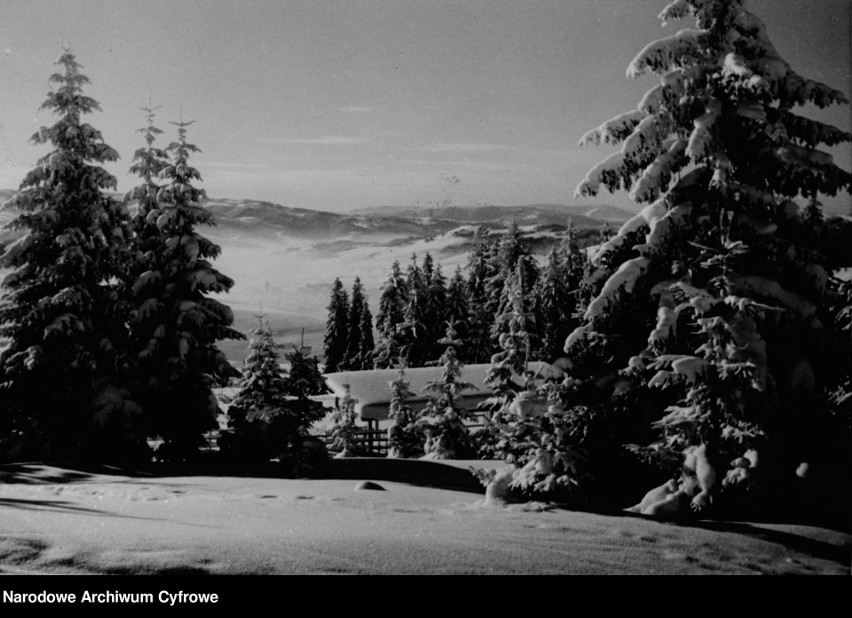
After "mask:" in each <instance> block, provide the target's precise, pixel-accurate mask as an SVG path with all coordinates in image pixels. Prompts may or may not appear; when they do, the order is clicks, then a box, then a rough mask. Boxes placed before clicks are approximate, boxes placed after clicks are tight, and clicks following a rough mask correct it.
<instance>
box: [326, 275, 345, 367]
mask: <svg viewBox="0 0 852 618" xmlns="http://www.w3.org/2000/svg"><path fill="white" fill-rule="evenodd" d="M348 341H349V295H348V294H347V293H346V290H345V289H343V284H342V283H341V282H340V279H335V280H334V285H333V286H332V289H331V301H330V302H329V304H328V319H327V320H326V323H325V336H324V337H323V358H324V359H325V373H334V372H336V371H340V370H341V369H342V366H341V365H342V363H343V361H344V360H345V358H346V348H347V347H348Z"/></svg>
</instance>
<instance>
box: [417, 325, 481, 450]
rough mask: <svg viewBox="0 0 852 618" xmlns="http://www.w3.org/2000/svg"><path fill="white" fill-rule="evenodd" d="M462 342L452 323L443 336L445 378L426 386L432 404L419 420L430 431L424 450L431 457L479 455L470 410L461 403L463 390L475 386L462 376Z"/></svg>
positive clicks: (426, 432)
mask: <svg viewBox="0 0 852 618" xmlns="http://www.w3.org/2000/svg"><path fill="white" fill-rule="evenodd" d="M459 343H460V342H459V340H458V339H456V331H455V329H454V328H453V325H452V324H449V325H448V326H447V332H446V336H445V337H443V338H441V344H443V345H444V346H445V350H444V353H443V354H442V355H441V358H440V364H441V366H442V367H443V372H442V376H441V379H440V380H435V381H432V382H430V383H429V384H427V385H426V388H425V389H424V390H425V391H426V392H427V393H429V403H428V404H426V407H425V408H423V410H422V411H421V412H420V419H419V420H418V422H417V423H418V425H420V426H421V427H422V428H423V431H424V432H425V434H426V443H425V445H424V451H425V452H426V457H428V458H432V459H465V458H468V457H472V456H473V455H474V454H475V448H474V445H473V439H472V438H471V435H470V431H469V430H468V428H467V425H466V424H465V419H466V418H467V416H468V411H467V410H466V409H465V408H463V407H461V405H460V404H461V399H462V396H463V392H464V391H465V390H469V389H471V388H473V385H472V384H470V383H468V382H463V381H461V379H460V378H461V368H462V363H461V362H460V361H459V360H458V357H457V355H456V350H457V349H458V346H459Z"/></svg>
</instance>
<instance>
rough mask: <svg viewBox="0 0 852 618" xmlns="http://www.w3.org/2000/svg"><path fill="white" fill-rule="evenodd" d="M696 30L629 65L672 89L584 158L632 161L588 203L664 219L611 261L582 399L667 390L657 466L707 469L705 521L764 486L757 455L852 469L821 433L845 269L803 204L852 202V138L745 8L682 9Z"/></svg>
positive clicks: (669, 13) (589, 330)
mask: <svg viewBox="0 0 852 618" xmlns="http://www.w3.org/2000/svg"><path fill="white" fill-rule="evenodd" d="M690 17H691V18H693V19H694V20H695V24H696V27H695V28H694V29H685V30H681V31H680V32H678V33H677V34H675V35H673V36H670V37H667V38H664V39H661V40H659V41H655V42H653V43H651V44H649V45H648V46H646V47H645V48H644V49H643V50H642V51H641V52H640V53H639V54H638V55H637V56H636V58H635V59H634V60H633V62H632V63H631V64H630V67H629V69H628V74H629V75H631V76H634V77H635V76H639V75H643V74H645V73H656V74H658V75H660V76H661V78H660V83H659V85H657V86H656V87H654V88H652V89H651V90H650V91H648V93H647V94H646V95H645V96H644V97H643V99H642V101H641V102H640V103H639V105H638V108H637V109H636V110H634V111H632V112H628V113H626V114H622V115H621V116H618V117H616V118H614V119H612V120H610V121H608V122H606V123H604V124H603V125H601V126H600V127H598V128H597V129H594V130H593V131H591V132H589V133H588V134H587V135H586V136H585V137H584V138H583V140H582V142H583V143H588V142H592V143H602V142H603V143H620V144H622V147H621V150H620V152H617V153H616V154H614V155H612V156H611V157H609V158H608V159H607V160H605V161H604V162H602V163H600V164H599V165H598V166H596V167H595V168H594V169H592V170H591V171H590V172H589V173H588V174H587V176H586V179H585V180H584V181H583V182H582V183H581V184H580V185H579V187H578V190H577V193H578V195H583V196H591V195H595V194H596V193H597V192H598V190H599V188H600V187H601V186H605V187H606V188H607V189H609V190H610V191H616V190H619V189H625V190H630V195H631V197H632V199H634V200H635V201H637V202H639V203H648V204H649V205H648V206H647V207H646V208H645V209H644V210H643V211H642V212H641V213H640V214H639V215H637V216H636V217H635V218H634V219H632V220H631V221H629V222H628V223H626V224H625V225H624V226H623V227H622V229H621V230H620V232H619V233H618V234H617V235H615V236H614V237H613V238H612V239H610V240H609V241H608V242H607V243H605V244H604V245H603V247H602V249H601V251H599V252H598V254H597V257H596V271H595V272H594V273H593V275H592V278H593V279H594V280H595V281H596V282H597V286H598V290H599V291H598V293H597V296H596V297H595V298H594V300H593V301H592V302H591V303H590V304H589V306H588V308H587V310H586V313H585V316H584V322H583V324H582V326H580V327H579V328H578V329H577V330H575V331H574V333H572V335H571V336H570V337H569V338H568V340H567V342H566V351H567V352H568V353H569V354H571V355H572V356H573V357H574V359H575V361H576V362H575V368H576V370H575V375H574V376H573V378H574V379H575V380H578V381H579V382H578V384H579V383H580V382H582V383H585V384H591V383H592V382H596V383H597V384H599V385H600V384H608V385H609V387H610V389H612V388H613V386H615V387H616V389H617V390H621V389H623V386H619V380H618V379H617V377H616V376H617V372H618V371H619V370H621V369H626V372H625V373H626V374H627V375H628V376H630V379H631V380H634V381H635V383H638V384H640V385H641V384H644V385H645V389H661V395H658V396H656V399H657V400H658V401H659V400H660V399H667V400H668V401H669V404H670V405H668V406H667V407H665V404H664V405H663V408H664V409H662V410H659V409H658V410H657V418H658V422H657V424H656V427H658V428H659V430H660V431H661V432H662V437H661V439H660V443H659V444H658V445H657V446H656V447H655V450H654V452H657V453H660V452H664V453H675V454H680V453H683V454H689V455H690V457H688V458H687V459H686V461H687V462H693V463H695V462H697V461H698V460H700V461H701V465H700V466H699V467H701V469H702V470H703V471H704V473H703V474H698V473H695V474H698V476H699V477H703V478H699V479H698V487H699V488H700V491H696V495H695V496H694V498H693V497H692V490H691V487H695V486H696V485H695V483H694V482H693V483H691V484H690V483H687V479H684V480H683V482H682V483H681V485H680V490H681V491H682V492H684V493H685V494H688V497H690V498H692V506H693V508H695V509H701V508H704V507H706V506H707V505H708V503H709V502H711V501H712V500H713V499H714V498H718V497H720V496H721V495H723V493H724V492H723V491H722V486H723V483H720V482H719V480H721V479H723V478H730V479H734V481H735V480H736V479H737V478H742V476H747V475H739V473H738V472H737V471H736V470H735V469H734V468H739V466H738V465H737V466H732V465H731V464H729V462H731V461H736V462H738V464H742V458H743V455H744V452H746V451H749V452H753V453H758V454H759V455H760V457H759V459H760V460H762V461H765V460H766V459H767V457H766V456H768V458H771V459H774V461H775V462H776V469H777V472H778V474H779V477H780V478H783V477H787V478H789V477H791V476H792V473H793V471H794V470H795V469H796V465H797V464H798V463H799V462H801V461H813V458H816V459H822V458H827V457H834V458H835V460H838V461H842V460H843V459H844V458H845V460H846V461H848V460H849V452H848V451H849V448H848V443H849V440H848V439H847V440H846V443H847V444H846V448H845V450H846V453H844V455H843V457H837V455H836V454H834V455H832V454H831V453H830V449H827V448H826V440H827V439H828V438H827V432H825V431H818V430H816V431H815V430H814V429H815V428H817V427H824V426H825V409H824V406H823V405H822V404H821V403H820V402H821V401H822V398H821V397H820V389H821V388H823V385H824V382H823V378H824V377H825V376H828V375H831V374H832V373H833V372H834V371H835V370H834V366H835V364H836V363H835V361H836V352H835V351H834V350H835V349H836V347H835V346H836V343H835V342H836V341H837V332H836V331H835V329H834V328H833V326H832V323H831V322H832V320H831V317H830V316H829V315H826V309H827V308H828V307H830V306H831V305H832V304H833V303H832V298H833V297H834V294H835V290H836V289H837V283H836V280H835V279H834V278H833V277H832V275H833V273H835V272H836V271H837V268H838V267H840V266H842V265H843V264H840V263H838V262H837V261H836V259H835V258H837V257H838V256H839V255H841V254H840V253H838V251H837V249H836V248H835V247H832V245H831V243H830V242H828V238H829V236H828V227H829V226H827V225H825V224H824V223H821V222H819V221H811V223H810V225H809V224H808V223H807V219H806V217H803V214H802V209H801V206H800V205H799V204H797V203H796V200H800V201H805V202H807V201H809V200H814V199H815V198H816V196H817V195H819V194H824V195H834V194H836V193H837V192H838V191H841V190H842V191H847V192H848V191H849V189H850V185H852V175H850V174H849V172H847V171H845V170H843V169H841V168H839V167H837V166H836V165H835V164H834V162H833V161H832V158H831V157H830V156H829V155H828V154H827V153H825V152H823V151H821V150H820V149H819V148H820V146H823V145H826V146H834V145H837V144H840V143H844V142H848V141H850V140H852V135H850V134H849V133H847V132H845V131H842V130H839V129H837V128H835V127H832V126H830V125H827V124H824V123H821V122H817V121H814V120H811V119H808V118H806V117H804V116H802V115H799V114H798V113H797V111H795V110H796V109H797V108H798V107H801V106H805V105H809V104H813V105H816V106H817V107H827V106H829V105H834V104H848V100H847V98H846V97H845V96H844V95H843V94H842V93H840V92H839V91H837V90H834V89H833V88H830V87H828V86H826V85H824V84H821V83H818V82H815V81H813V80H810V79H807V78H805V77H802V76H800V75H799V74H797V73H796V72H795V71H794V70H793V68H792V67H791V66H790V65H789V64H788V63H787V62H786V61H785V60H783V59H782V58H781V57H780V56H779V54H778V52H777V51H776V50H775V48H774V47H773V45H772V43H771V42H770V41H769V38H768V37H767V34H766V31H765V28H764V25H763V23H762V22H761V20H760V19H759V18H758V17H757V16H755V15H754V14H752V13H751V12H749V11H748V10H747V9H746V8H745V2H743V1H741V0H726V1H724V2H718V1H716V2H709V1H707V0H678V1H676V2H673V3H671V4H670V5H669V6H668V7H666V9H664V11H663V12H662V13H661V19H662V20H663V21H664V22H666V21H667V20H671V19H682V18H690ZM812 219H813V218H812ZM817 238H822V239H823V242H820V241H816V239H817ZM846 242H848V236H847V238H846ZM649 300H651V301H652V302H650V303H649V302H648V301H649ZM627 323H630V324H631V328H632V331H631V333H630V334H629V335H628V336H625V334H626V333H624V332H623V331H622V327H623V325H624V324H627ZM592 359H598V360H592ZM592 367H594V368H595V371H594V373H595V375H592V374H591V373H589V370H590V369H591V368H592ZM845 371H847V372H848V371H849V369H848V367H847V368H846V369H845ZM607 375H609V376H611V378H612V379H609V380H607V378H606V377H605V376H607ZM637 392H640V393H641V392H646V393H648V396H647V397H646V400H647V399H651V400H653V399H654V397H652V396H651V394H650V391H648V390H643V389H641V388H640V389H638V390H637ZM610 394H611V393H610ZM575 401H577V399H576V398H575ZM803 402H808V405H806V406H803V405H802V404H803ZM636 409H637V408H636V407H634V410H636ZM634 414H635V412H634ZM629 439H630V440H631V441H634V440H635V441H639V440H636V436H631V437H630V438H629ZM642 439H644V437H643V438H642ZM646 443H647V440H646ZM753 459H755V462H756V461H757V459H758V458H753ZM755 462H752V463H751V464H749V463H746V464H744V466H745V469H750V468H751V467H756V464H755ZM610 463H611V462H610ZM696 466H698V463H696ZM711 471H713V472H714V474H710V472H711ZM726 472H727V474H726ZM734 485H736V483H735V482H732V483H729V487H733V486H734Z"/></svg>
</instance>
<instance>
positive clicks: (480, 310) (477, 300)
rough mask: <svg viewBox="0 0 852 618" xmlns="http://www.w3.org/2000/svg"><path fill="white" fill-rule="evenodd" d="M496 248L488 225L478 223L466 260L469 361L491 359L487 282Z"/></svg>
mask: <svg viewBox="0 0 852 618" xmlns="http://www.w3.org/2000/svg"><path fill="white" fill-rule="evenodd" d="M495 251H496V243H495V242H494V241H493V240H492V239H491V237H490V234H489V232H488V228H486V227H485V226H482V225H481V226H479V227H478V228H477V229H476V233H475V234H474V237H473V241H472V243H471V250H470V255H469V256H468V263H467V269H468V279H467V293H468V303H469V305H470V316H469V328H468V333H467V342H466V343H467V345H466V348H467V350H468V351H469V352H468V355H467V360H468V361H469V362H471V363H482V362H486V361H488V359H490V358H491V352H492V345H491V325H492V324H493V322H494V313H493V312H492V313H490V314H489V309H490V308H491V307H490V304H489V289H488V282H489V281H490V280H491V278H492V277H493V276H494V275H495V274H496V272H495V267H496V262H495V260H494V254H495Z"/></svg>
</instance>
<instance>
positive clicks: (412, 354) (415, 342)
mask: <svg viewBox="0 0 852 618" xmlns="http://www.w3.org/2000/svg"><path fill="white" fill-rule="evenodd" d="M405 284H406V288H407V289H408V304H407V305H406V306H405V311H404V312H403V318H404V319H403V322H402V324H401V325H400V326H399V330H398V332H399V352H400V360H401V362H402V363H403V364H404V365H405V366H407V367H423V366H424V365H425V364H426V361H427V360H429V359H428V356H427V355H428V350H429V347H430V346H431V343H428V342H427V341H425V336H426V324H425V323H424V316H425V315H426V311H427V298H428V288H427V286H426V282H425V278H424V276H423V271H422V270H421V268H420V267H419V266H418V265H417V256H416V255H412V256H411V264H409V266H408V271H407V273H406V278H405Z"/></svg>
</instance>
